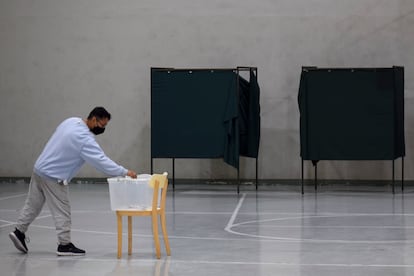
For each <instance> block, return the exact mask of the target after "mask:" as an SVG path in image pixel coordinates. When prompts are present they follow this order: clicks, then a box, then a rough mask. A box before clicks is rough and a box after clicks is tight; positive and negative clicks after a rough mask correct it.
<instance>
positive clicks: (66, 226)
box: [43, 181, 85, 256]
mask: <svg viewBox="0 0 414 276" xmlns="http://www.w3.org/2000/svg"><path fill="white" fill-rule="evenodd" d="M43 183H44V194H45V197H46V202H47V204H48V206H49V209H50V211H51V212H52V214H53V219H54V220H55V225H56V231H57V234H58V241H59V246H58V248H57V251H56V254H57V255H58V256H74V255H85V250H82V249H79V248H77V247H75V246H74V245H73V243H71V236H70V229H71V213H70V203H69V189H68V186H66V185H63V184H60V183H56V182H54V181H45V182H43Z"/></svg>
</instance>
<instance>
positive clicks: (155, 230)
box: [152, 212, 161, 259]
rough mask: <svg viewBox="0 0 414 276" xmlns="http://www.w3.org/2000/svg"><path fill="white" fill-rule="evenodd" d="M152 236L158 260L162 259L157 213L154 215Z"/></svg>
mask: <svg viewBox="0 0 414 276" xmlns="http://www.w3.org/2000/svg"><path fill="white" fill-rule="evenodd" d="M152 234H153V236H154V243H155V253H156V255H157V258H158V259H160V258H161V250H160V239H159V237H158V216H157V213H155V212H154V213H153V214H152Z"/></svg>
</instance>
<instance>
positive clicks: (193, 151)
mask: <svg viewBox="0 0 414 276" xmlns="http://www.w3.org/2000/svg"><path fill="white" fill-rule="evenodd" d="M236 84H237V76H236V74H235V73H234V72H233V70H171V71H168V70H165V69H162V70H158V69H152V70H151V154H152V157H154V158H217V157H223V158H224V161H225V162H227V163H228V164H230V165H232V166H234V167H236V168H238V165H239V138H238V121H237V116H238V110H237V93H236V92H237V91H236Z"/></svg>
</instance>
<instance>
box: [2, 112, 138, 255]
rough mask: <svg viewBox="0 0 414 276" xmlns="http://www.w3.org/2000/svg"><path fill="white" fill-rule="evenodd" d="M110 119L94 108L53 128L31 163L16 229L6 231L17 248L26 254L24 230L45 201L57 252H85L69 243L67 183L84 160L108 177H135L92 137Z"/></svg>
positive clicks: (100, 131) (61, 253)
mask: <svg viewBox="0 0 414 276" xmlns="http://www.w3.org/2000/svg"><path fill="white" fill-rule="evenodd" d="M110 119H111V114H110V113H108V111H106V110H105V108H103V107H96V108H94V109H93V110H92V111H91V113H90V114H89V116H88V118H87V119H84V120H82V118H76V117H72V118H69V119H66V120H65V121H63V122H62V123H61V124H60V125H59V126H58V127H57V128H56V130H55V133H54V134H53V135H52V137H51V138H50V140H49V141H48V142H47V144H46V146H45V148H44V149H43V152H42V153H41V154H40V156H39V158H38V159H37V161H36V163H35V165H34V169H33V174H32V177H31V180H30V186H29V192H28V195H27V198H26V202H25V204H24V207H23V209H22V210H21V212H20V215H19V217H18V220H17V223H16V229H15V231H13V232H11V233H10V234H9V237H10V239H11V240H12V241H13V243H14V245H15V246H16V248H17V249H18V250H20V251H22V252H23V253H27V251H28V249H27V246H26V243H25V238H26V237H25V234H24V233H25V232H26V231H27V229H28V227H29V225H30V223H32V222H33V220H34V219H35V218H36V217H37V216H38V215H39V213H40V211H41V210H42V207H43V205H44V203H45V202H46V203H47V205H48V207H49V209H50V212H51V213H52V216H53V219H54V222H55V226H56V231H57V237H58V242H59V245H58V248H57V251H56V254H57V255H58V256H68V255H69V256H73V255H84V254H85V250H82V249H79V248H77V247H75V246H74V245H73V243H72V242H71V236H70V229H71V213H70V203H69V198H68V186H67V184H68V183H69V182H70V180H71V179H72V178H73V177H74V176H75V175H76V174H77V173H78V171H79V169H80V168H81V167H82V165H83V164H84V163H85V162H87V163H88V164H90V165H92V166H93V167H95V168H96V169H97V170H99V171H101V172H103V173H105V174H107V175H110V176H125V175H127V176H130V177H132V178H136V177H137V174H136V173H135V172H134V171H131V170H127V169H125V168H124V167H122V166H120V165H118V164H116V163H115V162H114V161H112V160H111V159H109V158H108V157H107V156H106V155H105V153H104V152H103V150H102V149H101V147H100V146H99V145H98V143H97V142H96V140H95V137H94V135H99V134H101V133H103V132H104V131H105V127H106V125H107V123H108V122H109V120H110Z"/></svg>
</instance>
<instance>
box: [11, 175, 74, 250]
mask: <svg viewBox="0 0 414 276" xmlns="http://www.w3.org/2000/svg"><path fill="white" fill-rule="evenodd" d="M68 194H69V191H68V186H66V185H63V184H60V183H58V182H57V181H54V180H51V179H46V178H43V177H40V176H39V175H37V174H36V173H33V174H32V178H31V179H30V186H29V193H28V194H27V198H26V202H25V204H24V206H23V209H22V210H21V212H20V215H19V218H18V219H17V223H16V228H17V229H19V230H20V231H21V232H23V233H24V232H26V231H27V228H28V227H29V225H30V223H32V222H33V220H34V219H35V218H36V217H37V216H38V215H39V213H40V211H41V210H42V208H43V205H44V203H45V201H46V203H47V205H48V207H49V210H50V212H51V213H52V216H53V220H54V222H55V226H56V231H57V237H58V242H59V243H60V244H68V243H70V242H71V240H70V228H71V214H70V204H69V197H68Z"/></svg>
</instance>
